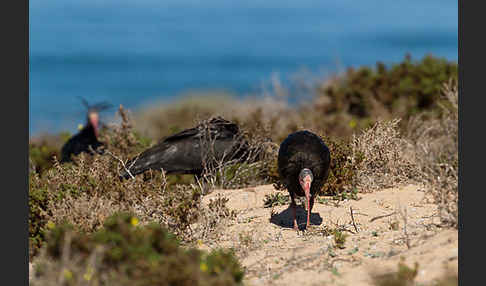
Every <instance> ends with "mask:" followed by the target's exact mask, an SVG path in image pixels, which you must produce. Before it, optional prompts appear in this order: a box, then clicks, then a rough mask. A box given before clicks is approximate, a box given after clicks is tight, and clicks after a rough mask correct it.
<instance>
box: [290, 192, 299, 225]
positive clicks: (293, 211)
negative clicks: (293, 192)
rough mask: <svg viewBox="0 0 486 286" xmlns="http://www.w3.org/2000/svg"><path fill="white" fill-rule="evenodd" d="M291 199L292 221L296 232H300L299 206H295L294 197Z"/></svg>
mask: <svg viewBox="0 0 486 286" xmlns="http://www.w3.org/2000/svg"><path fill="white" fill-rule="evenodd" d="M290 199H291V203H290V207H291V208H292V221H293V222H294V230H297V231H299V225H298V224H297V205H296V204H295V200H294V196H291V197H290Z"/></svg>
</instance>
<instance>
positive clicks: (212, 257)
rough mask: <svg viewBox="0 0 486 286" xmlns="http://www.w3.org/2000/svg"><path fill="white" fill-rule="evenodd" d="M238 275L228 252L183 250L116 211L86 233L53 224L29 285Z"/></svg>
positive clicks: (226, 281)
mask: <svg viewBox="0 0 486 286" xmlns="http://www.w3.org/2000/svg"><path fill="white" fill-rule="evenodd" d="M243 274H244V272H243V269H242V267H241V266H240V264H239V262H238V261H237V259H236V258H235V256H234V255H233V253H232V251H231V250H222V249H218V250H213V251H211V252H209V253H207V252H203V251H199V250H196V249H193V248H183V247H182V246H181V245H180V243H179V242H178V240H177V238H176V237H175V236H174V235H173V234H171V233H170V232H169V231H168V230H167V229H165V228H163V227H161V226H160V225H159V224H158V223H154V222H152V223H149V224H147V225H140V221H139V218H138V217H136V216H135V215H134V214H130V213H116V214H114V215H112V216H110V217H108V218H107V219H106V221H105V222H104V225H103V228H100V229H99V230H98V231H96V232H94V233H91V234H89V235H88V234H86V233H84V232H79V231H75V227H74V226H73V225H69V224H61V225H59V226H53V227H52V228H51V230H50V231H49V233H48V243H47V246H46V248H45V249H44V251H43V253H42V254H41V255H40V257H39V258H38V259H37V260H36V264H35V273H34V277H33V279H32V281H31V285H52V284H53V282H57V285H128V284H130V285H188V286H189V285H240V284H241V281H242V279H243Z"/></svg>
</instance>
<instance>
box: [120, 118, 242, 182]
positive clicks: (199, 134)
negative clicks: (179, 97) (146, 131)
mask: <svg viewBox="0 0 486 286" xmlns="http://www.w3.org/2000/svg"><path fill="white" fill-rule="evenodd" d="M249 149H250V148H249V144H248V143H247V142H246V140H245V139H244V138H243V137H242V136H241V133H240V130H239V127H238V125H237V124H235V123H233V122H231V121H228V120H226V119H224V118H222V117H220V116H217V117H213V118H210V119H209V120H207V121H203V122H202V123H200V124H198V125H197V126H195V127H193V128H190V129H186V130H183V131H181V132H179V133H176V134H173V135H171V136H169V137H166V138H165V139H163V140H161V141H160V142H159V143H158V144H157V145H155V146H153V147H150V148H148V149H147V150H145V151H143V152H142V153H141V154H140V155H138V156H136V157H135V158H132V159H131V160H129V161H128V162H127V163H126V164H125V166H126V169H122V170H121V171H120V177H121V178H125V179H128V178H130V177H132V176H136V175H138V174H141V173H143V172H145V171H147V170H161V169H163V170H164V172H165V173H166V174H194V175H195V176H196V177H197V178H200V177H201V175H202V173H203V171H204V169H205V166H206V164H207V163H209V160H216V161H217V162H222V163H224V162H230V161H233V160H234V161H235V162H236V161H243V160H245V158H246V155H247V154H248V151H249Z"/></svg>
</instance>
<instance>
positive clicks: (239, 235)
mask: <svg viewBox="0 0 486 286" xmlns="http://www.w3.org/2000/svg"><path fill="white" fill-rule="evenodd" d="M275 192H276V191H275V190H274V188H273V187H272V186H271V185H265V186H259V187H255V188H247V189H241V190H216V191H213V192H212V193H211V194H209V195H207V196H205V197H204V200H203V202H205V203H207V202H209V200H210V199H212V198H215V197H217V196H224V197H227V198H228V199H229V201H228V204H227V205H228V206H229V207H230V208H231V209H234V210H236V211H237V212H238V215H237V218H236V219H234V220H232V221H231V222H230V223H229V226H227V227H225V228H222V230H221V231H220V234H219V235H218V237H216V238H213V239H211V240H208V241H204V242H203V244H202V245H200V248H202V249H211V248H216V247H232V248H234V249H235V250H236V251H237V254H238V256H239V257H240V259H241V262H242V263H243V265H244V266H245V267H246V270H247V273H246V278H245V282H246V284H248V285H296V284H298V285H373V284H372V280H371V277H370V274H371V273H380V272H382V271H396V270H397V265H398V262H399V261H400V257H404V258H405V263H406V264H407V265H408V266H410V267H413V265H414V263H415V262H418V263H419V272H418V275H417V278H416V280H415V281H417V282H419V283H429V282H432V280H433V279H435V278H437V277H440V276H442V275H443V274H444V271H448V272H452V273H457V267H458V264H457V259H458V232H457V230H456V229H445V228H439V227H437V225H436V224H437V222H438V218H437V217H436V205H434V204H432V203H431V202H430V200H428V198H427V196H426V194H425V192H424V191H423V190H421V189H420V188H419V187H418V186H414V185H410V186H406V187H403V188H392V189H385V190H382V191H377V192H373V193H366V194H359V197H361V199H360V200H348V201H344V202H339V204H336V203H335V202H334V201H332V200H331V198H329V200H328V201H327V202H325V203H317V202H316V203H315V205H314V209H313V210H312V215H311V221H312V224H313V225H312V228H311V230H310V231H307V232H306V233H304V234H302V233H297V232H295V231H294V230H293V229H292V228H291V225H292V223H291V215H290V211H289V210H288V206H287V205H284V206H276V207H274V208H264V207H263V202H264V198H265V195H266V194H271V193H275ZM350 207H351V208H352V209H353V217H354V221H355V222H354V225H356V228H357V229H358V232H356V229H355V226H354V225H353V223H352V218H351V214H350V212H351V210H350ZM405 212H406V215H405ZM272 213H273V216H272ZM393 213H395V214H393ZM400 213H401V214H400ZM389 214H391V215H389ZM383 215H389V216H386V217H382V218H379V219H375V220H373V221H371V220H372V219H373V218H376V217H378V216H383ZM405 217H406V228H404V226H405ZM298 222H299V224H303V225H305V211H304V209H302V208H300V209H299V210H298ZM397 223H398V224H397ZM336 228H339V229H342V230H343V231H344V233H346V234H347V235H348V236H347V238H346V242H345V248H344V249H338V248H335V247H333V246H334V237H333V236H332V235H331V234H330V233H329V231H330V230H332V229H336ZM346 230H347V231H346ZM405 233H406V234H405ZM407 237H408V239H407ZM407 241H408V244H409V246H410V248H409V247H407Z"/></svg>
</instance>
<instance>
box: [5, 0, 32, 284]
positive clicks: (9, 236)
mask: <svg viewBox="0 0 486 286" xmlns="http://www.w3.org/2000/svg"><path fill="white" fill-rule="evenodd" d="M2 4H3V5H2V7H1V9H0V11H2V15H1V18H0V19H2V20H3V21H2V22H3V23H2V25H0V26H1V27H2V34H1V35H3V36H4V37H3V39H2V40H3V41H2V45H1V47H2V50H3V55H4V57H3V59H4V61H3V62H2V65H1V66H2V69H3V77H2V79H3V80H2V90H3V94H2V95H3V98H2V99H3V112H1V113H0V114H1V116H2V122H3V123H4V124H3V127H6V132H3V134H2V138H1V140H0V141H1V142H2V150H3V152H2V154H3V155H4V158H3V162H4V164H2V166H3V168H2V169H3V172H2V179H3V180H5V181H6V182H5V183H6V184H4V185H3V190H2V191H3V192H2V193H3V194H4V196H3V198H2V199H3V200H2V202H3V207H2V208H1V214H0V215H1V218H2V224H1V228H2V232H3V235H2V236H1V237H2V242H1V245H2V252H1V253H2V254H3V255H2V256H3V262H4V263H5V264H6V266H4V267H3V268H2V269H3V271H2V284H5V285H28V272H29V270H28V261H29V251H28V250H29V243H28V236H29V229H28V228H29V224H28V216H29V208H28V192H29V177H28V161H29V158H28V157H29V155H28V152H29V149H28V148H29V144H28V143H29V124H28V123H29V121H28V120H29V113H28V112H29V74H28V71H29V45H28V43H29V1H28V0H20V1H8V2H7V1H4V2H2ZM3 180H2V181H3ZM2 264H3V263H2ZM9 282H10V283H9ZM12 282H13V283H12Z"/></svg>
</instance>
